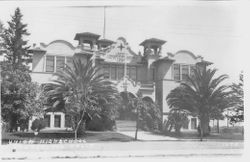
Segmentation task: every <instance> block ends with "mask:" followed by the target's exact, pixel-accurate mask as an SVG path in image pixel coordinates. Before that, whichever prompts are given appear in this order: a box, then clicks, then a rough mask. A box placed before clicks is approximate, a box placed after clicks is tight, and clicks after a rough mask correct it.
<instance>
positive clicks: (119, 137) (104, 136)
mask: <svg viewBox="0 0 250 162" xmlns="http://www.w3.org/2000/svg"><path fill="white" fill-rule="evenodd" d="M79 138H80V139H84V140H86V142H104V141H107V142H108V141H110V142H114V141H115V142H129V141H133V138H131V137H129V136H126V135H123V134H120V133H117V132H111V131H101V132H98V131H86V132H85V133H84V134H83V135H80V136H79ZM30 139H32V140H35V141H39V140H48V139H71V140H72V139H74V132H39V134H38V135H37V136H36V137H35V135H34V133H33V132H15V133H3V132H2V144H6V143H8V142H9V140H21V141H23V140H30Z"/></svg>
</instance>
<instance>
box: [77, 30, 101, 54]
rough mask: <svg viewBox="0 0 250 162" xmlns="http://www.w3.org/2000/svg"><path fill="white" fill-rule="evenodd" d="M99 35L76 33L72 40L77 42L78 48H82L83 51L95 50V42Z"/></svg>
mask: <svg viewBox="0 0 250 162" xmlns="http://www.w3.org/2000/svg"><path fill="white" fill-rule="evenodd" d="M99 37H100V35H98V34H94V33H90V32H84V33H76V36H75V38H74V40H78V42H79V46H82V48H83V49H89V50H95V49H97V41H98V39H99Z"/></svg>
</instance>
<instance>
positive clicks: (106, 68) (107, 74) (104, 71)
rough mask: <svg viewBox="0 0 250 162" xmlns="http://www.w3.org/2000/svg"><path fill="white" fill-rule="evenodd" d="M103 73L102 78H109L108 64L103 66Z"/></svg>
mask: <svg viewBox="0 0 250 162" xmlns="http://www.w3.org/2000/svg"><path fill="white" fill-rule="evenodd" d="M103 74H104V79H109V66H108V65H104V66H103Z"/></svg>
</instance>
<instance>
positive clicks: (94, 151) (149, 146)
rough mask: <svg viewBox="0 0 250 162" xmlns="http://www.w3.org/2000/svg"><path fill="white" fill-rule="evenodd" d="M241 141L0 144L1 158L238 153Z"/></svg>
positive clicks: (235, 154)
mask: <svg viewBox="0 0 250 162" xmlns="http://www.w3.org/2000/svg"><path fill="white" fill-rule="evenodd" d="M243 145H244V144H243V142H219V143H218V142H197V141H193V142H191V141H162V142H157V141H151V142H150V141H149V142H142V141H141V142H140V141H133V142H106V143H85V144H50V145H47V144H35V145H24V144H10V145H4V146H2V147H1V158H2V160H21V159H28V160H31V159H32V160H34V159H65V158H74V159H75V158H84V159H86V158H130V157H194V156H199V157H201V156H202V157H204V156H205V157H207V156H215V157H217V156H221V157H224V156H229V157H232V156H241V155H242V153H243Z"/></svg>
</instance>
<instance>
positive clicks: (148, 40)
mask: <svg viewBox="0 0 250 162" xmlns="http://www.w3.org/2000/svg"><path fill="white" fill-rule="evenodd" d="M148 43H157V44H159V45H163V44H164V43H166V41H164V40H161V39H158V38H150V39H146V40H144V41H143V42H141V43H140V46H144V45H146V44H148Z"/></svg>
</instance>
